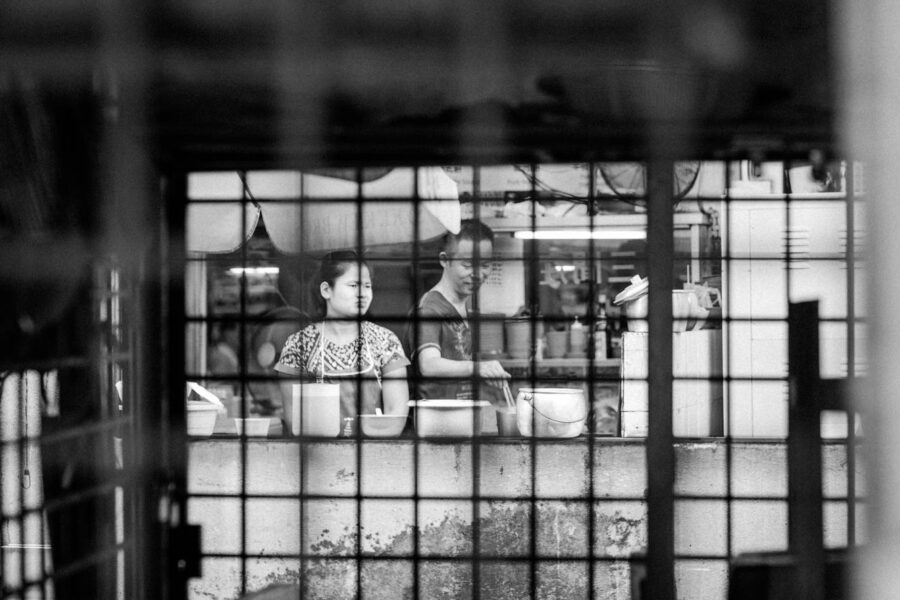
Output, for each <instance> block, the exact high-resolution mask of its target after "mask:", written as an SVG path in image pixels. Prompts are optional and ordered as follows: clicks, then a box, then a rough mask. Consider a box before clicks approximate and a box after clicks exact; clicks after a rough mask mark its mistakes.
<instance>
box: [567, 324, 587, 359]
mask: <svg viewBox="0 0 900 600" xmlns="http://www.w3.org/2000/svg"><path fill="white" fill-rule="evenodd" d="M586 333H587V329H586V328H585V326H584V325H582V324H581V321H579V320H578V317H575V320H574V321H573V322H572V326H571V327H570V328H569V351H568V353H567V355H568V356H569V357H570V358H580V357H583V356H584V355H585V351H584V346H585V342H586V340H587V337H586Z"/></svg>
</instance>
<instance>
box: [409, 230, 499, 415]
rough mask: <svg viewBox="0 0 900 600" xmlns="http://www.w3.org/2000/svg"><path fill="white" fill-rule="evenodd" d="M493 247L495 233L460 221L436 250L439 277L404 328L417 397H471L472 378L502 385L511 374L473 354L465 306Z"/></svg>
mask: <svg viewBox="0 0 900 600" xmlns="http://www.w3.org/2000/svg"><path fill="white" fill-rule="evenodd" d="M493 246H494V234H493V232H492V231H491V230H490V229H489V228H488V227H487V226H486V225H484V224H483V223H481V222H480V221H474V220H466V221H463V222H462V224H461V226H460V231H459V233H458V234H456V235H453V234H447V236H446V238H445V241H444V246H443V249H442V251H441V253H440V254H439V259H440V263H441V268H442V269H443V273H442V275H441V279H440V281H438V282H437V284H436V285H435V286H434V287H433V288H431V289H430V290H429V291H427V292H426V293H425V294H424V295H423V296H422V298H421V300H420V301H419V304H418V306H417V307H416V309H414V310H413V312H412V313H411V319H410V325H409V328H408V329H407V336H406V337H407V340H406V341H407V344H408V349H409V354H410V357H411V358H412V360H413V369H414V373H415V375H416V381H417V389H416V391H415V392H414V394H415V397H416V398H421V399H427V398H457V399H471V398H472V397H473V391H472V382H473V379H479V380H481V379H483V380H485V381H486V382H487V383H489V384H491V385H493V386H495V387H501V386H502V385H503V383H504V381H505V380H506V379H508V378H509V373H507V372H506V370H504V368H503V366H502V365H501V364H500V363H499V362H498V361H496V360H486V361H474V360H473V357H472V329H471V327H469V306H468V304H469V299H470V298H471V297H472V294H473V293H474V292H475V290H477V289H478V286H479V285H480V284H481V282H482V280H483V278H484V275H486V272H485V269H484V267H485V266H486V263H488V262H490V260H491V257H492V254H493Z"/></svg>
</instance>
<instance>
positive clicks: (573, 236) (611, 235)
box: [513, 229, 647, 240]
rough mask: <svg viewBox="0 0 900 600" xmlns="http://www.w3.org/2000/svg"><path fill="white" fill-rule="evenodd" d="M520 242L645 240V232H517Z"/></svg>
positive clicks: (583, 230)
mask: <svg viewBox="0 0 900 600" xmlns="http://www.w3.org/2000/svg"><path fill="white" fill-rule="evenodd" d="M513 236H514V237H516V238H518V239H520V240H590V239H594V240H645V239H647V232H646V231H644V230H641V229H594V230H593V231H591V230H589V229H540V230H537V231H530V230H528V231H517V232H515V233H514V234H513Z"/></svg>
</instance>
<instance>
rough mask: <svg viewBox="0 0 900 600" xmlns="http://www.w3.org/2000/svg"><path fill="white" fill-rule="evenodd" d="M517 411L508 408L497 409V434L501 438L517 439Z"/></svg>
mask: <svg viewBox="0 0 900 600" xmlns="http://www.w3.org/2000/svg"><path fill="white" fill-rule="evenodd" d="M516 419H517V411H516V409H515V408H513V407H510V406H502V407H500V408H498V409H497V434H498V435H501V436H503V437H518V436H519V435H521V434H520V433H519V425H518V423H516Z"/></svg>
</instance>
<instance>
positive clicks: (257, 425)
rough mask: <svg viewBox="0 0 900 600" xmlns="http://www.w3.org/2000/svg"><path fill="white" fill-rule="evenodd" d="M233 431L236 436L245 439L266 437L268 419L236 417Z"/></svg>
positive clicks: (267, 433)
mask: <svg viewBox="0 0 900 600" xmlns="http://www.w3.org/2000/svg"><path fill="white" fill-rule="evenodd" d="M234 430H235V431H236V432H237V434H238V435H246V436H247V437H268V436H269V417H244V418H242V417H236V418H235V419H234Z"/></svg>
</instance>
